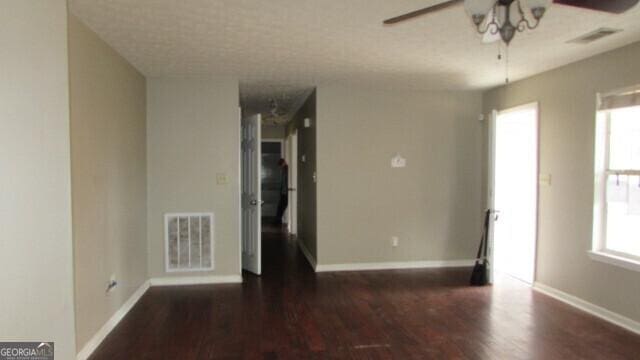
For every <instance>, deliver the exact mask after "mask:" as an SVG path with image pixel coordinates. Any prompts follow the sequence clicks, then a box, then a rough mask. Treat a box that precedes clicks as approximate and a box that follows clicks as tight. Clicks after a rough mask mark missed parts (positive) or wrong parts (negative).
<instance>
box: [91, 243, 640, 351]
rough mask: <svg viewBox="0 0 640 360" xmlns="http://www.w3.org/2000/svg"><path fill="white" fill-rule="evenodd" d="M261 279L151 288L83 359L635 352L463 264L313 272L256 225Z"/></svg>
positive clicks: (629, 343) (607, 329)
mask: <svg viewBox="0 0 640 360" xmlns="http://www.w3.org/2000/svg"><path fill="white" fill-rule="evenodd" d="M263 256H264V258H263V267H264V269H263V271H264V274H263V276H261V277H257V276H253V275H251V274H243V276H244V283H243V284H241V285H240V284H237V285H233V284H229V285H207V286H189V287H154V288H151V289H150V290H149V291H148V292H147V293H146V294H145V295H144V297H143V298H142V299H141V300H140V302H139V303H138V304H137V305H136V306H135V307H134V308H133V309H132V310H131V311H130V313H129V314H128V315H127V316H126V317H125V319H123V321H122V322H121V323H120V324H119V325H118V326H117V328H116V329H115V330H114V331H113V332H112V333H111V334H110V335H109V336H108V337H107V338H106V339H105V341H104V342H103V343H102V345H101V346H100V347H99V348H98V349H97V350H96V352H95V353H94V355H93V357H92V359H184V360H188V359H241V358H246V359H638V358H640V336H637V335H635V334H633V333H631V332H628V331H625V330H623V329H621V328H618V327H616V326H613V325H611V324H608V323H606V322H604V321H602V320H599V319H597V318H595V317H593V316H590V315H588V314H586V313H583V312H580V311H578V310H576V309H574V308H572V307H570V306H568V305H565V304H563V303H561V302H559V301H556V300H554V299H551V298H549V297H546V296H544V295H541V294H538V293H535V292H533V291H531V289H530V288H528V287H527V286H525V285H523V284H521V283H519V282H517V281H515V280H511V279H509V278H503V279H501V280H500V282H499V284H497V285H495V286H493V287H483V288H471V287H468V286H467V281H468V277H469V269H446V270H402V271H367V272H340V273H320V274H315V273H314V272H313V271H312V270H311V268H310V267H309V265H308V264H307V263H306V260H305V259H304V257H303V255H302V254H301V253H300V251H298V250H297V248H296V244H295V241H293V240H290V239H287V238H286V237H285V236H283V235H281V234H280V233H278V232H274V231H267V232H265V233H264V239H263Z"/></svg>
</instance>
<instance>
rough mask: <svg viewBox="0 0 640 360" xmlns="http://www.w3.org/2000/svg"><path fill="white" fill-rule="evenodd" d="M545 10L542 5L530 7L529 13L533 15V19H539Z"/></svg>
mask: <svg viewBox="0 0 640 360" xmlns="http://www.w3.org/2000/svg"><path fill="white" fill-rule="evenodd" d="M546 11H547V8H543V7H535V8H531V15H533V18H534V19H536V20H540V19H542V17H543V16H544V13H545V12H546Z"/></svg>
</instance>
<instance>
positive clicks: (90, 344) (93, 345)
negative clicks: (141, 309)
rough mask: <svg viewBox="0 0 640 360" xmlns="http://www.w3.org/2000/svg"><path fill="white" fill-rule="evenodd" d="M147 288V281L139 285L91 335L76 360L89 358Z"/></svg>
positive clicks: (148, 284)
mask: <svg viewBox="0 0 640 360" xmlns="http://www.w3.org/2000/svg"><path fill="white" fill-rule="evenodd" d="M149 286H150V283H149V281H148V280H147V281H145V282H144V283H143V284H142V285H140V287H139V288H138V289H137V290H136V291H135V292H134V293H133V294H132V295H131V297H129V299H127V301H125V303H124V304H122V306H121V307H120V309H118V310H117V311H116V312H115V313H114V314H113V316H111V318H109V320H107V322H106V323H105V324H104V325H102V327H101V328H100V330H98V332H97V333H96V334H95V335H93V337H92V338H91V339H89V341H87V343H86V344H85V345H84V346H83V347H82V350H80V352H78V354H77V355H76V359H78V360H85V359H88V358H89V356H91V354H92V353H93V352H94V351H95V350H96V349H97V348H98V346H100V344H101V343H102V341H103V340H104V339H105V338H106V337H107V335H109V333H110V332H111V330H113V329H114V328H115V327H116V326H117V325H118V323H120V321H121V320H122V319H123V318H124V317H125V315H127V313H128V312H129V310H131V309H132V308H133V306H134V305H135V304H136V303H137V302H138V300H140V298H141V297H142V295H144V293H145V292H147V290H148V289H149Z"/></svg>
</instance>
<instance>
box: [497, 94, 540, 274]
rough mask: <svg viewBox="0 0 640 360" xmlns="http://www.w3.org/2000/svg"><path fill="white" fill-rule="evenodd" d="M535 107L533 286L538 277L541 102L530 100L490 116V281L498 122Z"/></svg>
mask: <svg viewBox="0 0 640 360" xmlns="http://www.w3.org/2000/svg"><path fill="white" fill-rule="evenodd" d="M530 108H534V109H535V110H536V117H535V122H536V125H535V129H536V134H535V139H536V141H535V144H536V163H535V169H536V179H535V183H536V200H535V204H536V211H535V224H536V226H535V229H534V241H535V244H534V247H533V279H532V282H531V285H532V286H533V285H534V284H535V282H536V279H537V276H536V275H537V274H536V273H537V268H538V235H539V227H540V103H539V102H538V101H533V102H528V103H524V104H521V105H517V106H512V107H508V108H505V109H502V110H496V109H493V110H492V111H491V114H490V116H489V122H488V127H489V129H488V136H487V137H488V146H487V147H488V161H487V178H488V179H487V209H490V210H491V212H492V216H490V220H489V227H490V230H489V234H487V241H488V247H489V248H488V249H489V256H488V257H489V282H490V283H493V280H494V278H495V257H494V251H493V249H494V237H493V235H494V233H493V229H494V226H495V221H496V220H495V191H494V189H495V180H496V178H495V164H496V122H497V121H498V116H499V115H501V114H507V113H510V112H514V111H519V110H524V109H530Z"/></svg>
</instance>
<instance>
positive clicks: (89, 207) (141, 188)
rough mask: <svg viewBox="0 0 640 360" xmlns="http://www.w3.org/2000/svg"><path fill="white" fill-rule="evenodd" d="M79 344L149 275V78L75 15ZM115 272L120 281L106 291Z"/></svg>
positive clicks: (72, 72)
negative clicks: (147, 145)
mask: <svg viewBox="0 0 640 360" xmlns="http://www.w3.org/2000/svg"><path fill="white" fill-rule="evenodd" d="M69 80H70V104H71V171H72V173H71V180H72V186H73V187H72V198H73V238H74V254H75V296H76V302H75V305H76V345H77V348H78V350H80V349H82V347H83V346H84V345H85V343H86V342H87V341H88V340H89V339H90V338H91V337H92V336H93V335H94V334H95V333H96V332H97V331H98V330H99V329H100V328H101V327H102V325H104V323H105V322H106V321H107V320H108V319H109V318H110V317H111V316H112V315H113V314H114V313H115V312H116V311H117V310H118V309H119V308H120V307H121V306H122V304H123V303H124V302H125V301H126V300H127V299H128V298H129V297H130V296H131V295H132V294H133V292H134V291H135V290H136V289H137V288H138V287H139V286H140V285H141V284H142V283H143V282H144V281H145V280H146V279H147V238H146V226H147V215H146V209H147V204H146V186H147V184H146V172H147V165H146V155H145V153H146V126H145V122H146V103H145V102H146V96H145V91H146V88H145V79H144V77H143V76H142V75H141V74H140V73H139V72H138V71H136V69H135V68H133V67H132V66H131V65H129V63H127V61H126V60H124V59H123V58H122V57H121V56H120V55H118V54H117V53H116V52H115V51H114V50H113V49H111V48H110V47H109V46H108V45H107V44H106V43H105V42H103V41H102V40H101V39H99V38H98V36H97V35H96V34H95V33H94V32H93V31H91V30H89V29H88V28H87V27H86V26H85V25H83V24H82V23H81V22H80V20H78V19H77V18H76V17H75V16H73V15H70V16H69ZM111 274H114V275H115V276H116V279H117V281H118V286H117V287H116V288H115V289H114V290H113V291H111V292H109V293H108V294H107V293H105V289H106V285H107V282H108V281H109V277H110V276H111Z"/></svg>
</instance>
